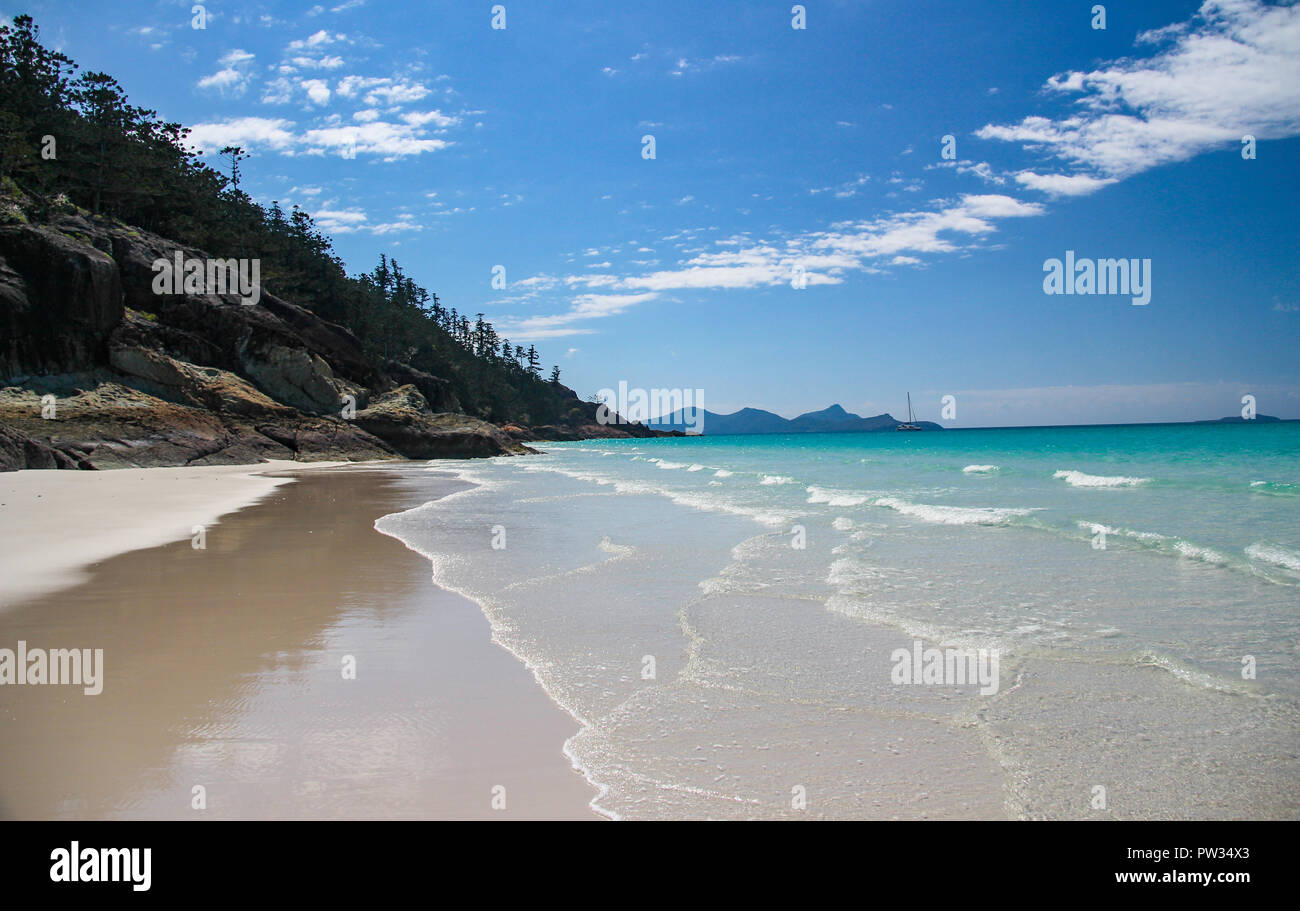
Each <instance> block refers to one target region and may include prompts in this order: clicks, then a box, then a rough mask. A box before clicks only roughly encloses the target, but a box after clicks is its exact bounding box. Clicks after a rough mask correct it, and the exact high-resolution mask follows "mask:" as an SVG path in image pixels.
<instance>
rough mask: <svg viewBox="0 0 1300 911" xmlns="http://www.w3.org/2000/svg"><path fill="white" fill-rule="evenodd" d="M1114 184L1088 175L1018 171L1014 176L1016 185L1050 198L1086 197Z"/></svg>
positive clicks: (1104, 178) (1107, 178)
mask: <svg viewBox="0 0 1300 911" xmlns="http://www.w3.org/2000/svg"><path fill="white" fill-rule="evenodd" d="M1115 182H1116V178H1114V177H1093V176H1091V175H1089V174H1037V173H1035V172H1033V171H1020V172H1018V173H1017V174H1016V183H1018V184H1020V185H1021V186H1025V187H1029V189H1031V190H1040V191H1042V192H1044V193H1050V194H1051V195H1052V196H1087V195H1088V194H1089V193H1095V192H1096V191H1097V190H1100V189H1101V188H1102V187H1105V186H1109V185H1110V184H1113V183H1115Z"/></svg>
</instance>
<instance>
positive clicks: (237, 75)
mask: <svg viewBox="0 0 1300 911" xmlns="http://www.w3.org/2000/svg"><path fill="white" fill-rule="evenodd" d="M217 62H218V63H220V64H221V69H219V70H217V71H216V72H215V73H213V74H211V75H210V76H204V77H203V78H202V79H200V80H199V82H198V87H199V88H201V89H216V90H217V91H219V92H221V93H222V94H223V95H233V96H235V97H238V96H240V95H242V94H244V91H245V89H247V88H248V84H249V82H250V80H251V79H252V72H251V70H252V66H251V64H252V62H253V55H252V54H250V53H249V52H248V51H244V50H240V49H239V48H235V49H234V50H231V51H228V52H227V53H226V54H225V56H223V57H222V58H221V59H220V60H219V61H217Z"/></svg>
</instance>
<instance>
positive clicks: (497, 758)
mask: <svg viewBox="0 0 1300 911" xmlns="http://www.w3.org/2000/svg"><path fill="white" fill-rule="evenodd" d="M300 468H301V466H300V465H298V464H297V463H287V464H285V463H269V464H261V465H252V466H231V467H229V468H228V469H226V470H224V471H221V472H220V474H221V475H222V479H223V480H224V479H225V478H234V477H239V476H241V475H242V476H243V477H244V478H246V479H250V480H251V479H254V478H257V481H255V482H254V483H253V484H252V485H244V486H243V487H242V489H241V491H240V496H241V497H246V498H251V502H250V503H246V504H245V505H243V506H242V507H236V508H235V509H234V510H233V511H231V510H226V511H224V512H221V513H219V514H218V515H220V516H222V519H221V521H220V522H219V523H217V524H215V525H213V526H211V527H209V528H208V530H207V540H206V547H205V548H204V549H203V550H195V549H194V548H192V547H191V542H190V540H189V538H190V535H189V534H188V532H189V528H188V525H187V524H186V523H188V522H189V521H190V519H189V517H188V516H187V517H186V518H185V520H184V521H183V522H182V521H181V520H178V519H173V521H172V527H173V533H172V534H171V535H170V537H171V538H172V541H171V543H168V544H162V545H153V546H149V545H144V546H141V545H140V544H139V543H138V542H139V541H140V540H141V538H140V537H138V536H127V537H123V536H122V535H121V534H117V535H116V536H115V537H116V540H117V542H118V546H119V548H120V549H123V545H126V546H129V547H130V548H131V549H130V550H129V551H126V552H119V553H117V554H116V555H114V556H109V557H100V558H99V559H97V560H95V561H94V562H93V563H92V564H91V565H84V564H83V565H82V567H81V568H80V569H76V570H68V569H63V568H60V569H59V570H58V572H60V573H63V574H64V575H63V577H62V578H61V579H59V581H58V583H57V588H54V587H51V586H50V585H47V586H45V590H44V592H43V593H41V594H36V595H33V596H31V597H26V598H22V599H21V600H19V599H11V598H10V597H6V599H5V601H4V602H3V603H5V604H7V605H10V606H9V607H8V609H6V610H4V611H2V612H0V646H7V647H10V648H12V647H13V645H14V642H16V641H17V640H18V639H20V638H21V639H24V640H26V641H27V642H28V643H29V645H30V646H31V647H33V648H35V647H82V646H94V647H102V648H103V649H104V663H103V667H104V670H103V671H102V676H103V677H104V678H105V681H106V682H105V685H104V690H103V693H102V694H100V695H99V696H87V697H82V696H80V690H78V696H77V697H76V698H73V697H72V696H71V695H69V692H70V691H69V690H67V689H65V688H63V687H60V686H25V687H21V688H18V687H12V688H11V687H8V686H5V687H0V715H3V716H4V717H5V718H6V719H7V721H8V727H9V732H10V733H11V734H12V736H8V737H6V738H5V739H4V743H0V768H3V769H4V770H5V772H4V777H3V779H0V818H74V819H94V818H146V819H158V818H168V819H173V818H237V819H253V818H257V819H262V818H265V819H281V818H290V819H316V818H383V819H393V818H420V819H423V818H439V819H473V818H480V819H502V818H504V819H511V818H513V819H521V818H537V819H589V820H594V819H600V818H602V817H601V816H600V815H599V814H598V813H596V811H594V810H593V809H592V808H591V807H590V802H591V800H593V799H594V798H595V796H596V792H597V788H596V787H595V786H594V785H591V784H590V783H589V782H588V781H587V780H586V779H585V778H584V777H583V776H582V775H581V774H579V771H578V770H577V769H575V768H574V767H573V766H572V762H571V759H570V758H569V757H567V756H566V755H565V753H564V745H565V743H566V742H567V740H568V739H569V738H570V737H572V736H573V735H574V734H575V733H576V732H577V731H578V730H579V725H578V724H577V722H575V721H574V720H573V719H572V717H571V716H570V715H569V714H568V713H567V712H565V711H564V710H563V709H562V708H561V707H560V706H558V705H556V704H555V703H554V702H553V701H552V700H551V699H550V697H549V696H548V695H547V694H546V693H545V691H544V690H543V689H542V688H541V687H540V686H538V684H537V681H536V680H535V678H534V677H533V674H532V673H531V672H530V671H529V669H528V668H527V667H526V666H524V665H523V664H522V663H521V662H519V661H518V660H517V659H516V657H515V656H514V655H513V654H511V653H510V652H509V651H508V650H507V649H505V648H503V647H500V646H499V645H498V644H496V643H495V642H494V641H493V639H492V636H491V627H490V624H489V623H488V620H487V618H486V617H485V616H484V614H483V613H482V611H481V610H480V608H479V606H478V605H477V604H475V603H474V602H472V601H469V600H468V599H465V598H463V597H462V596H459V595H456V594H454V593H452V592H448V591H445V590H443V589H441V588H439V587H437V586H436V585H435V584H434V583H433V581H432V578H431V572H430V567H429V563H428V561H427V560H425V559H420V560H413V559H411V557H412V556H416V557H418V556H419V554H418V553H413V552H411V551H410V550H409V549H408V548H406V547H405V546H404V545H402V543H401V542H400V541H397V540H396V539H393V538H391V537H390V536H388V535H385V534H382V533H379V532H378V531H377V530H376V529H375V528H374V523H375V522H376V520H378V519H379V518H381V517H382V516H384V515H388V514H391V513H394V512H401V511H404V510H406V509H409V508H411V507H413V506H418V505H421V504H422V503H425V502H428V501H430V500H433V499H437V498H439V497H441V496H444V495H446V494H448V493H451V492H452V491H454V490H457V489H460V488H461V487H463V486H464V485H462V484H460V483H459V482H455V481H450V480H448V479H445V478H431V477H430V476H429V475H428V474H427V473H426V472H425V469H424V463H423V462H414V463H410V462H398V463H363V464H360V465H358V464H352V465H347V464H345V465H342V466H333V467H330V468H324V467H322V466H319V465H312V466H310V467H309V468H308V469H307V470H306V471H299V469H300ZM286 470H287V471H289V472H292V476H289V477H260V478H259V477H258V475H261V474H263V473H271V472H276V473H278V472H284V471H286ZM143 471H144V472H151V473H152V474H149V475H147V477H149V478H157V479H159V483H171V482H172V480H173V479H172V478H170V477H169V476H168V475H161V474H159V473H160V472H171V473H176V472H200V473H202V475H201V476H202V477H204V478H208V477H210V473H211V472H212V471H213V470H212V469H146V470H143ZM128 473H129V474H138V473H139V472H113V474H121V475H126V474H128ZM29 474H37V472H30V473H29ZM40 474H41V475H44V476H51V477H52V476H55V475H60V474H81V473H80V472H40ZM86 474H87V475H88V474H89V473H86ZM2 483H3V482H0V484H2ZM24 483H25V484H27V485H31V483H32V482H30V481H25V482H24ZM131 483H132V484H133V485H140V484H142V483H146V484H147V483H149V482H148V481H143V482H142V481H141V480H140V479H132V480H131ZM119 486H120V484H119ZM153 486H154V488H155V490H156V489H157V485H153ZM234 488H235V485H233V484H227V485H226V486H225V487H223V488H222V489H223V490H224V491H226V492H227V493H234V492H235V490H234ZM257 488H260V490H259V489H257ZM90 489H92V488H90V487H88V488H84V489H79V490H78V491H77V493H78V494H79V495H81V499H71V500H66V503H68V504H70V505H71V506H72V507H74V508H79V509H81V510H83V512H84V513H86V514H104V512H105V511H108V513H110V514H111V510H112V509H113V508H120V507H121V505H122V504H123V502H128V501H123V500H122V499H121V497H120V495H114V496H112V497H109V498H108V499H111V500H113V504H112V505H110V504H106V503H105V502H103V501H102V500H101V501H100V502H95V501H94V498H93V497H90V496H89V494H88V491H89V490H90ZM162 489H164V490H165V489H167V488H165V487H164V488H162ZM30 490H31V492H32V494H33V496H32V499H36V497H35V494H36V493H43V491H40V490H36V489H35V488H34V487H32V488H30ZM254 493H256V496H253V494H254ZM40 499H42V500H43V499H45V497H44V496H41V497H40ZM155 499H156V498H155ZM4 502H6V503H10V502H11V501H10V500H9V499H5V500H4ZM186 502H187V503H189V502H191V501H189V500H187V501H186ZM227 502H229V500H227ZM207 505H208V507H209V508H210V509H215V508H216V505H215V504H213V503H212V501H210V500H209V501H208V503H207ZM10 508H11V507H8V506H7V507H6V509H10ZM29 511H30V510H29ZM155 511H157V510H155ZM18 513H19V510H17V509H14V510H13V512H8V513H0V516H5V517H6V518H7V519H9V520H10V521H11V522H12V524H13V525H16V526H21V525H22V523H21V521H14V520H15V519H16V517H17V514H18ZM61 521H62V522H63V523H64V525H65V526H67V525H71V526H72V527H74V528H75V527H82V526H79V525H78V518H77V513H75V512H63V513H62V519H61ZM87 524H89V523H87ZM183 524H186V527H185V528H184V529H183V530H182V531H183V532H184V534H183V535H181V534H179V533H177V532H176V531H175V530H176V529H180V527H181V525H183ZM196 524H197V523H196ZM45 527H46V526H42V528H45ZM90 531H91V535H90V537H95V536H98V537H99V539H100V540H101V544H100V546H101V548H102V547H103V546H105V545H104V544H103V543H102V541H103V537H104V531H103V529H102V528H92V529H90ZM23 533H24V534H26V535H27V536H28V537H29V539H30V540H29V541H28V542H27V545H26V546H27V547H29V548H30V550H31V552H36V551H38V550H39V549H40V547H41V546H42V545H44V546H47V547H53V548H57V547H58V546H59V543H58V542H52V541H51V540H50V539H49V538H47V537H42V536H41V535H38V534H35V533H32V532H31V530H24V532H23ZM157 533H159V534H161V533H162V532H161V531H159V532H157ZM8 534H9V536H10V537H15V536H16V531H10V532H8ZM177 538H180V540H177ZM144 540H149V539H147V538H146V539H144ZM73 552H75V553H78V554H81V553H85V552H87V551H86V550H85V549H84V548H80V547H74V548H73ZM69 563H71V557H70V556H68V555H64V556H63V557H62V558H61V560H60V561H59V563H58V564H57V565H59V566H60V567H66V566H67V564H69ZM45 565H46V566H50V565H55V564H50V563H48V562H47V563H46V564H45ZM72 573H76V574H77V575H79V576H80V577H81V578H80V579H77V578H75V577H73V578H69V576H70V575H71V574H72ZM10 640H13V641H10ZM348 658H351V659H352V660H353V662H354V664H353V666H354V667H355V669H356V672H355V675H354V678H353V679H347V678H346V677H345V676H344V675H343V674H342V673H341V672H340V666H341V665H340V662H341V661H346V660H347V659H348ZM198 785H201V786H203V787H204V788H205V792H206V807H205V808H204V809H203V810H196V809H194V808H192V807H191V806H190V804H191V800H192V795H191V792H192V790H193V788H194V787H196V786H198ZM497 788H504V791H503V792H500V793H498V791H497V790H496V789H497ZM498 797H504V798H505V808H504V809H501V808H499V806H494V799H495V798H498ZM195 799H197V798H195ZM497 803H498V804H499V803H500V801H497Z"/></svg>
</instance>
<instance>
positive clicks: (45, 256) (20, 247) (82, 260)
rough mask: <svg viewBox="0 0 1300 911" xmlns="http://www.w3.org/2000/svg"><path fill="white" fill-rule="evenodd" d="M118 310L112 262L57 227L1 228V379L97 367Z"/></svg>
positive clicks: (118, 285) (119, 317)
mask: <svg viewBox="0 0 1300 911" xmlns="http://www.w3.org/2000/svg"><path fill="white" fill-rule="evenodd" d="M122 307H123V304H122V285H121V282H120V279H119V276H118V270H117V265H116V263H114V262H113V258H112V257H111V256H108V255H107V254H105V253H103V252H102V251H100V250H98V249H96V248H95V247H94V246H92V245H90V244H88V243H86V242H85V241H84V240H83V239H79V238H77V237H75V236H73V235H71V234H69V233H65V232H64V231H62V230H59V229H57V228H55V227H50V226H33V225H6V226H4V227H0V376H13V375H15V374H33V375H37V374H49V373H70V372H73V371H78V370H89V369H91V368H93V367H96V366H99V365H101V364H102V363H103V361H104V357H105V350H104V346H105V344H106V342H107V340H108V336H109V333H111V332H112V331H113V328H114V327H116V326H117V324H118V323H120V322H121V321H122V312H123V311H122Z"/></svg>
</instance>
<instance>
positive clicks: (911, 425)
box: [894, 392, 921, 430]
mask: <svg viewBox="0 0 1300 911" xmlns="http://www.w3.org/2000/svg"><path fill="white" fill-rule="evenodd" d="M915 420H916V417H915V416H914V415H913V414H912V393H910V392H909V393H908V394H907V423H906V424H899V425H898V426H897V427H895V428H894V429H895V430H920V429H921V427H920V425H918V424H916V423H914V421H915Z"/></svg>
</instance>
